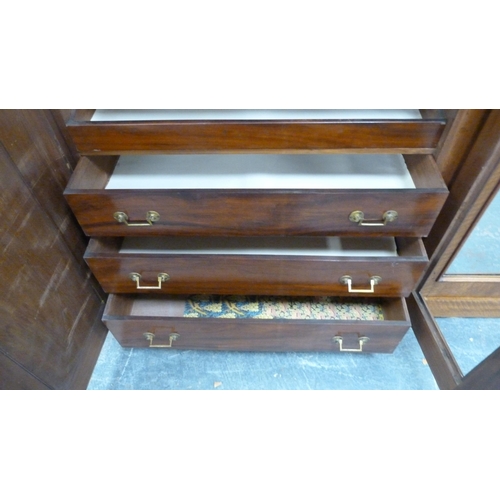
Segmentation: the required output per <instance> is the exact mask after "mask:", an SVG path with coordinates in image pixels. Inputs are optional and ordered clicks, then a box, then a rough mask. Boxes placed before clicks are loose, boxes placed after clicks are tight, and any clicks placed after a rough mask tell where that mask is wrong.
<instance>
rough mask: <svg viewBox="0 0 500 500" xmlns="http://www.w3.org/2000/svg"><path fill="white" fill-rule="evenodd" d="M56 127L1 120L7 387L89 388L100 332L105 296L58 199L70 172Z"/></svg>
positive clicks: (40, 118)
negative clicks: (87, 265) (86, 262)
mask: <svg viewBox="0 0 500 500" xmlns="http://www.w3.org/2000/svg"><path fill="white" fill-rule="evenodd" d="M54 127H56V125H55V123H54V121H53V120H51V118H50V115H48V114H47V112H46V111H43V110H37V111H25V110H23V111H16V110H7V111H1V112H0V139H1V143H0V185H1V186H2V189H1V190H0V214H1V219H0V227H1V231H0V239H1V248H2V253H1V258H0V273H1V275H2V283H3V293H2V294H1V298H0V373H1V374H2V378H3V380H2V387H3V388H12V389H16V388H26V389H29V388H31V389H38V388H42V387H44V388H52V389H83V388H85V387H86V385H87V383H88V380H89V379H90V376H91V373H92V370H93V368H94V365H95V362H96V360H97V357H98V355H99V351H100V349H101V346H102V343H103V342H104V338H105V333H106V329H105V327H104V325H102V323H101V321H100V314H101V313H102V310H103V307H104V304H103V301H102V298H103V297H104V294H103V292H102V291H100V287H99V285H98V284H97V282H96V281H95V279H94V278H93V277H92V276H91V273H90V272H89V270H88V269H87V268H86V266H85V264H84V262H83V260H82V253H83V250H84V249H85V246H86V238H85V237H84V235H83V233H82V232H81V230H80V229H79V228H78V226H77V225H76V221H75V220H74V219H73V216H72V215H71V212H70V209H69V207H68V206H67V204H66V202H65V200H64V197H63V195H62V189H63V186H64V184H65V182H66V181H67V179H69V176H70V175H71V172H72V169H73V168H74V166H75V164H74V163H71V162H72V159H71V155H69V154H68V156H66V152H67V151H68V149H67V148H66V146H64V145H61V144H60V143H59V140H62V139H61V137H62V135H61V134H59V132H58V130H57V129H56V128H54ZM23 372H24V374H23ZM21 386H22V387H21Z"/></svg>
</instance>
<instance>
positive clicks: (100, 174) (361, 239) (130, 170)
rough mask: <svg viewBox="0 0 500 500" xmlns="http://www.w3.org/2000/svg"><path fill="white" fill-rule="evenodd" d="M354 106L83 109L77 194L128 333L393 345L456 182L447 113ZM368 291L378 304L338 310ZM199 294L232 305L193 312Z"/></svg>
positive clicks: (118, 329) (202, 341)
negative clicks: (444, 137) (442, 142)
mask: <svg viewBox="0 0 500 500" xmlns="http://www.w3.org/2000/svg"><path fill="white" fill-rule="evenodd" d="M346 113H347V112H340V111H336V110H316V111H311V112H307V111H305V110H297V111H293V110H289V111H277V112H273V111H265V110H264V111H246V112H245V110H241V111H233V112H228V111H217V110H214V111H200V112H196V111H185V112H182V111H171V112H166V113H164V112H162V111H156V112H153V111H150V112H148V113H146V114H145V115H139V114H138V113H137V112H130V113H122V114H120V113H113V112H105V111H99V112H97V113H95V114H93V113H85V112H79V113H78V114H76V115H75V119H74V120H73V121H71V122H70V123H69V124H68V128H69V130H70V132H71V134H72V136H73V138H74V140H75V144H76V145H77V147H78V148H79V149H80V151H81V152H82V153H83V154H84V155H85V156H82V159H81V160H80V162H79V165H78V167H77V169H76V170H75V172H74V175H73V177H72V179H71V181H70V183H69V184H68V187H67V189H66V191H65V195H66V198H67V200H68V203H69V204H70V206H71V208H72V209H73V211H74V213H75V215H76V217H77V219H78V221H79V222H80V224H81V226H82V228H83V229H84V231H85V232H86V233H87V235H89V236H91V237H92V239H91V241H90V244H89V247H88V249H87V252H86V255H85V259H86V261H87V263H88V265H89V267H90V268H91V270H92V272H93V273H94V275H95V276H96V277H97V279H98V280H99V282H100V283H101V285H102V287H103V289H104V290H105V291H106V292H108V293H110V294H111V295H110V297H109V300H108V305H107V308H106V311H105V314H104V317H103V320H104V322H105V323H106V325H107V326H108V328H109V329H110V331H111V332H112V333H113V334H114V335H115V336H116V337H117V339H118V340H119V341H120V343H121V344H122V345H123V346H134V347H141V346H142V347H148V348H158V347H161V348H174V349H175V348H179V349H186V348H189V349H196V348H199V349H228V350H234V349H244V350H260V351H265V350H279V351H286V350H306V351H307V350H331V351H345V350H348V351H355V352H392V351H393V350H394V349H395V347H396V346H397V344H398V343H399V341H400V340H401V338H402V336H403V335H404V333H405V332H406V331H407V330H408V328H409V327H410V322H409V319H408V313H407V310H406V304H405V302H404V297H406V296H408V295H410V294H411V292H412V291H413V289H414V287H415V284H416V283H417V281H418V279H419V277H420V276H421V275H422V273H423V272H424V270H425V268H426V264H427V256H426V254H425V250H424V247H423V245H422V242H421V240H420V238H421V237H424V236H426V235H427V234H428V233H429V231H430V228H431V227H432V225H433V223H434V221H435V219H436V217H437V215H438V214H439V212H440V210H441V208H442V206H443V204H444V202H445V200H446V197H447V193H448V192H447V189H446V186H445V184H444V182H443V180H442V178H441V176H440V173H439V171H438V169H437V167H436V164H435V162H434V160H433V158H432V156H431V155H430V153H432V151H433V150H434V148H435V147H436V146H437V144H438V141H439V138H440V136H441V134H442V132H443V129H444V126H445V122H444V121H443V120H441V119H440V118H422V116H421V115H420V114H419V113H417V114H415V113H414V112H411V111H406V110H403V111H402V112H401V113H400V115H401V116H402V117H401V116H400V115H397V114H396V115H395V116H396V118H395V117H390V116H389V117H388V114H387V113H388V112H373V115H374V116H373V117H370V116H369V113H368V117H366V116H364V117H362V118H359V117H358V118H356V119H353V117H352V116H349V113H347V114H346ZM354 114H355V115H356V113H354ZM91 116H93V117H94V119H93V120H92V119H90V117H91ZM381 116H382V117H381ZM398 116H400V117H399V118H398ZM423 116H426V114H425V113H424V114H423ZM96 118H97V119H96ZM221 296H222V297H221ZM335 297H338V299H335ZM358 297H361V298H362V299H361V300H362V302H363V304H364V305H363V306H361V305H360V303H359V299H358ZM366 297H370V298H371V299H370V303H371V305H370V306H369V307H373V308H375V309H376V310H377V311H378V312H377V313H376V314H375V316H374V317H366V318H359V317H357V318H355V319H352V318H349V317H348V316H347V317H346V318H344V317H342V316H340V317H337V316H336V315H335V314H333V313H332V314H330V312H331V311H330V309H332V308H333V309H334V310H336V308H337V307H341V308H343V310H344V311H345V310H347V309H349V308H350V309H352V310H353V311H355V310H356V308H359V307H365V306H366V307H368V304H366V300H367V299H366ZM197 301H198V302H199V301H203V303H204V304H205V306H207V304H208V306H207V307H208V310H213V311H215V310H217V309H221V308H222V307H223V306H224V307H229V308H230V309H231V308H232V309H231V310H232V313H230V314H229V315H220V316H218V317H213V315H209V316H206V315H204V314H200V315H198V316H196V315H195V316H193V314H192V311H191V310H190V307H192V305H193V304H197V303H198V302H197ZM318 301H319V302H318ZM356 301H358V302H356ZM210 304H211V305H210ZM235 304H237V305H235ZM277 304H279V306H278V305H277ZM325 304H328V307H329V308H330V309H328V311H330V312H328V311H327V313H325V310H323V313H321V314H319V315H318V314H316V313H317V309H318V308H320V309H321V307H323V308H324V307H325ZM320 306H321V307H320ZM252 308H253V309H255V308H257V310H259V311H260V310H261V309H262V308H264V309H265V310H266V311H267V312H266V313H265V314H264V313H262V314H261V315H260V316H259V315H257V316H258V317H256V316H255V315H252V314H250V313H251V311H252ZM277 308H278V309H280V308H281V309H282V310H283V311H286V310H290V311H296V312H297V315H296V316H293V315H292V316H286V315H285V316H286V317H283V311H282V315H281V316H279V315H278V316H273V314H270V313H269V310H273V311H275V310H276V309H277ZM346 308H347V309H346ZM198 309H200V307H198ZM213 311H212V312H213ZM301 311H302V312H301ZM304 311H316V312H315V313H314V314H312V313H311V312H309V313H304ZM205 312H206V311H205ZM231 314H232V315H231ZM304 314H305V316H304Z"/></svg>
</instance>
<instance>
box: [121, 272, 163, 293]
mask: <svg viewBox="0 0 500 500" xmlns="http://www.w3.org/2000/svg"><path fill="white" fill-rule="evenodd" d="M129 278H130V279H131V280H132V281H135V282H136V283H137V290H161V284H162V283H164V282H165V281H168V280H169V279H170V276H169V275H168V274H167V273H160V274H159V275H158V286H141V284H140V282H141V278H142V276H141V275H140V274H139V273H130V274H129Z"/></svg>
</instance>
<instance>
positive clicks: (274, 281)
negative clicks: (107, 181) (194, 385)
mask: <svg viewBox="0 0 500 500" xmlns="http://www.w3.org/2000/svg"><path fill="white" fill-rule="evenodd" d="M396 242H397V246H398V251H399V255H397V256H395V257H364V258H363V257H335V256H333V257H315V256H290V255H225V254H224V253H223V252H222V253H221V254H217V255H215V254H214V255H210V254H208V255H207V254H203V255H197V254H196V253H194V254H190V255H186V254H184V255H183V254H182V253H180V254H175V253H174V254H169V255H165V254H134V253H127V254H122V253H119V249H120V240H115V239H108V240H91V242H90V244H89V247H88V249H87V252H86V254H85V260H86V261H87V263H88V265H89V267H90V269H91V270H92V272H93V274H94V276H95V277H96V278H97V279H98V281H99V283H100V284H101V286H102V287H103V289H104V290H105V291H106V292H107V293H160V294H161V293H163V294H186V293H204V294H251V295H271V294H272V295H274V294H279V295H316V296H317V295H339V296H347V295H359V296H365V295H376V296H383V297H385V296H387V297H391V296H392V297H394V296H408V295H410V293H411V292H412V291H413V290H414V288H415V285H416V283H417V281H418V280H419V278H420V276H421V275H422V273H423V272H424V270H425V268H426V265H427V257H426V254H425V250H424V248H423V245H422V242H421V241H420V240H418V239H411V238H409V239H406V238H398V239H396ZM349 277H350V281H349Z"/></svg>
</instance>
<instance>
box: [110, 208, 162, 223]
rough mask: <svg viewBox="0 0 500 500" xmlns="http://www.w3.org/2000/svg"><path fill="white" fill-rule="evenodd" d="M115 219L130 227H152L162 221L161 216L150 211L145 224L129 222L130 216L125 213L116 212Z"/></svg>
mask: <svg viewBox="0 0 500 500" xmlns="http://www.w3.org/2000/svg"><path fill="white" fill-rule="evenodd" d="M113 217H114V218H115V219H116V220H117V221H118V222H119V223H120V224H125V225H126V226H128V227H144V226H152V225H153V222H158V221H159V220H160V214H159V213H158V212H155V211H154V210H150V211H149V212H148V213H147V214H146V221H145V222H129V221H128V215H127V214H126V213H125V212H115V213H114V214H113Z"/></svg>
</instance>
